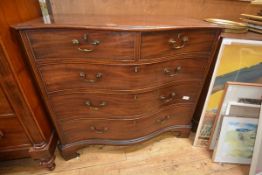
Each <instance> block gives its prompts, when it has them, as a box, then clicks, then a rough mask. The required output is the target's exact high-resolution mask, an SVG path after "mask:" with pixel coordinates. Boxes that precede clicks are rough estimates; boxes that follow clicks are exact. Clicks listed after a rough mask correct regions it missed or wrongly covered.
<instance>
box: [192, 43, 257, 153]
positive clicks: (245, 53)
mask: <svg viewBox="0 0 262 175" xmlns="http://www.w3.org/2000/svg"><path fill="white" fill-rule="evenodd" d="M228 81H231V82H245V83H260V84H262V41H255V40H242V39H229V38H224V39H223V41H222V44H221V47H220V50H219V53H218V58H217V61H216V63H215V69H214V72H213V75H212V79H211V82H210V85H209V89H208V93H207V98H206V100H205V103H204V106H203V110H202V114H201V118H200V121H199V126H198V129H197V133H196V137H195V141H194V146H203V147H208V146H209V143H210V141H209V139H210V136H211V130H212V127H213V124H214V121H215V118H216V115H217V112H218V109H219V104H220V103H221V101H222V97H223V91H224V87H225V84H226V83H227V82H228ZM210 148H211V149H214V144H213V145H211V147H210Z"/></svg>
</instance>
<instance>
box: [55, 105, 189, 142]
mask: <svg viewBox="0 0 262 175" xmlns="http://www.w3.org/2000/svg"><path fill="white" fill-rule="evenodd" d="M174 109H175V110H174ZM192 114H193V110H192V105H179V106H175V107H172V108H169V109H167V110H165V111H161V112H159V113H156V114H154V115H152V116H149V117H145V118H143V117H142V118H140V119H133V120H117V119H116V120H103V119H87V118H82V119H76V120H69V121H65V122H60V123H59V125H60V127H61V131H62V133H63V135H64V137H65V141H66V142H67V143H72V142H77V141H81V140H86V139H109V140H110V139H112V140H121V139H123V140H127V139H134V138H139V137H142V136H145V135H148V134H150V133H152V132H155V131H158V130H160V129H162V128H166V127H168V126H173V125H188V126H189V125H190V123H191V117H192Z"/></svg>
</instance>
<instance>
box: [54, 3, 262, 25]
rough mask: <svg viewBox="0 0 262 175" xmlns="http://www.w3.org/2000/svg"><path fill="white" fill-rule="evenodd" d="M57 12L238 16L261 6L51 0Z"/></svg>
mask: <svg viewBox="0 0 262 175" xmlns="http://www.w3.org/2000/svg"><path fill="white" fill-rule="evenodd" d="M49 1H50V2H51V6H52V11H53V13H54V14H69V13H71V14H95V15H97V14H99V15H156V16H158V15H173V16H184V17H193V18H198V19H203V18H224V19H231V20H238V18H239V15H240V14H241V13H247V14H256V13H258V12H259V10H260V9H261V7H260V6H259V5H257V6H256V5H251V4H250V2H241V1H235V0H234V1H232V0H182V1H181V0H162V1H159V0H74V1H72V0H64V1H58V0H49Z"/></svg>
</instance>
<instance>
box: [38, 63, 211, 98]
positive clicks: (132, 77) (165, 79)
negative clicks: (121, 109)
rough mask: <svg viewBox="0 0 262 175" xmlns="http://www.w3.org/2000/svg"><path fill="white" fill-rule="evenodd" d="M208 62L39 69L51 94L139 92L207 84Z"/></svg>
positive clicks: (74, 65) (71, 66)
mask: <svg viewBox="0 0 262 175" xmlns="http://www.w3.org/2000/svg"><path fill="white" fill-rule="evenodd" d="M207 61H208V58H194V59H179V60H176V59H174V60H173V59H171V60H169V61H164V62H160V63H154V64H137V63H136V64H129V65H104V64H90V63H88V60H86V61H85V62H84V61H83V62H82V63H67V64H64V63H59V64H57V63H55V64H47V65H43V66H42V65H38V70H39V71H40V73H41V77H42V80H43V82H44V83H45V86H46V89H47V91H48V93H52V92H55V91H61V90H67V89H76V88H89V89H111V90H137V89H143V88H146V87H153V86H159V85H163V84H167V83H170V82H181V81H183V80H197V81H203V78H204V76H205V69H206V67H205V66H206V64H207ZM72 62H73V60H72ZM178 69H179V70H178ZM53 70H56V71H53ZM168 71H169V72H168ZM98 74H101V77H99V78H98V77H97V75H98ZM149 75H150V76H149Z"/></svg>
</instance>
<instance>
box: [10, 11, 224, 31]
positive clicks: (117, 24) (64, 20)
mask: <svg viewBox="0 0 262 175" xmlns="http://www.w3.org/2000/svg"><path fill="white" fill-rule="evenodd" d="M60 27H61V28H86V29H101V30H102V29H104V30H124V31H159V30H171V29H183V28H196V29H197V28H214V29H215V28H219V27H218V26H216V25H213V24H209V23H207V22H204V21H202V20H198V19H193V18H184V17H177V16H125V15H123V16H119V15H110V16H105V15H76V14H75V15H54V16H50V18H45V20H43V19H42V18H38V19H35V20H32V21H28V22H25V23H21V24H18V25H16V26H14V28H16V29H19V30H22V29H33V28H60Z"/></svg>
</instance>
